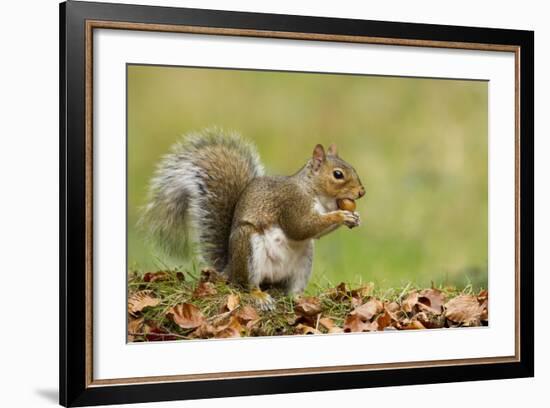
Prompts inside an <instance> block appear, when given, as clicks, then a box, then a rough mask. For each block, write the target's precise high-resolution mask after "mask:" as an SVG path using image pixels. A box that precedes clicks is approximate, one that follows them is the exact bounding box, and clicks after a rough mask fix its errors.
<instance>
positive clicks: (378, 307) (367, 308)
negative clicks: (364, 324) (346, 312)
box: [351, 298, 384, 321]
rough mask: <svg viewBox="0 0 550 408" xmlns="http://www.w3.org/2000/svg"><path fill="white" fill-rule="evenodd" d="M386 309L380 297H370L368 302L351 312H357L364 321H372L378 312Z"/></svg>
mask: <svg viewBox="0 0 550 408" xmlns="http://www.w3.org/2000/svg"><path fill="white" fill-rule="evenodd" d="M383 310H384V305H383V304H382V302H381V301H379V300H378V299H374V298H373V299H370V300H369V301H368V302H367V303H365V304H363V305H361V306H359V307H357V308H355V309H354V310H353V312H351V314H356V315H358V316H359V317H361V319H362V320H363V321H370V320H371V319H372V318H373V317H374V316H376V315H377V314H378V313H381V312H382V311H383Z"/></svg>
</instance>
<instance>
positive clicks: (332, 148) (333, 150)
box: [327, 143, 338, 156]
mask: <svg viewBox="0 0 550 408" xmlns="http://www.w3.org/2000/svg"><path fill="white" fill-rule="evenodd" d="M327 153H328V155H329V156H338V148H337V147H336V145H335V144H334V143H333V144H331V145H330V146H329V147H328V151H327Z"/></svg>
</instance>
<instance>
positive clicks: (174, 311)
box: [166, 303, 204, 329]
mask: <svg viewBox="0 0 550 408" xmlns="http://www.w3.org/2000/svg"><path fill="white" fill-rule="evenodd" d="M166 316H168V317H170V318H171V319H172V320H173V321H174V323H176V324H177V325H178V326H179V327H181V328H182V329H194V328H196V327H199V326H200V325H201V324H202V323H203V322H204V316H203V315H202V313H201V311H200V310H199V308H197V307H196V306H195V305H192V304H190V303H180V304H179V305H176V306H174V307H171V308H170V310H168V312H167V313H166Z"/></svg>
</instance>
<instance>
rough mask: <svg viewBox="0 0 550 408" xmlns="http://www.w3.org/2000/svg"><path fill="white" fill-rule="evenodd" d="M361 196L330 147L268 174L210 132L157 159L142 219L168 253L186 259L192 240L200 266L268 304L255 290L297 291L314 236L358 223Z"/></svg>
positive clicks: (247, 153)
mask: <svg viewBox="0 0 550 408" xmlns="http://www.w3.org/2000/svg"><path fill="white" fill-rule="evenodd" d="M364 194H365V189H364V187H363V185H362V184H361V181H360V179H359V177H358V175H357V173H356V171H355V169H354V168H353V167H352V166H351V165H349V164H348V163H346V162H345V161H344V160H342V159H341V158H340V157H339V156H338V153H337V151H336V146H335V145H331V146H330V147H329V149H328V151H327V152H326V153H325V150H324V148H323V146H322V145H320V144H318V145H316V146H315V148H314V150H313V153H312V155H311V157H310V158H309V160H307V162H306V164H305V165H304V166H303V167H302V168H301V169H300V170H298V171H297V172H296V173H295V174H293V175H291V176H265V175H264V170H263V167H262V165H261V164H260V160H259V157H258V154H257V152H256V149H255V147H254V146H253V145H252V144H250V143H248V142H246V141H244V140H243V139H242V138H241V137H240V136H238V135H237V134H233V133H226V132H223V131H221V130H217V129H208V130H205V131H203V132H200V133H196V134H191V135H188V136H187V137H184V138H183V140H182V141H181V142H179V143H176V144H175V145H174V146H173V147H172V151H171V153H169V154H168V155H166V156H164V157H163V159H162V160H161V162H160V164H159V166H158V168H157V170H156V173H155V175H154V177H153V178H152V180H151V182H150V188H149V202H148V204H147V205H146V207H145V208H144V212H143V214H142V218H141V221H140V222H141V223H142V225H144V226H145V227H146V229H147V230H148V232H149V233H150V235H151V236H152V237H153V238H154V240H155V241H156V242H157V243H158V244H159V245H160V246H161V247H162V248H163V249H164V250H165V251H166V252H168V253H169V254H171V255H175V256H179V257H182V256H183V257H185V256H189V255H190V253H191V250H192V249H193V246H194V244H195V243H196V245H195V246H196V248H197V249H198V254H199V256H200V257H201V259H202V260H203V261H204V262H206V263H207V264H208V265H210V266H212V267H213V268H215V269H216V270H217V271H220V272H222V273H223V274H224V275H225V276H226V277H227V278H228V279H229V280H230V281H232V282H234V283H236V284H239V285H242V286H244V287H246V288H249V289H251V290H252V293H253V294H254V295H255V296H256V297H257V299H258V302H259V303H260V305H261V306H263V307H267V308H269V307H270V305H271V302H272V299H271V297H270V296H269V295H268V294H267V293H265V292H262V291H261V289H260V288H261V287H262V286H265V285H274V286H278V287H282V288H283V289H284V290H285V291H286V292H287V293H290V294H298V293H301V292H302V291H303V290H304V289H305V287H306V285H307V283H308V280H309V277H310V274H311V268H312V261H313V246H314V239H317V238H320V237H321V236H323V235H325V234H328V233H329V232H332V231H334V230H335V229H336V228H338V227H340V226H341V225H346V226H348V227H349V228H353V227H356V226H358V225H359V223H360V218H359V214H358V213H357V212H354V209H355V203H354V200H356V199H359V198H361V197H362V196H363V195H364ZM339 203H340V204H339ZM339 205H340V208H347V210H346V209H340V208H339ZM350 209H351V211H349V210H350Z"/></svg>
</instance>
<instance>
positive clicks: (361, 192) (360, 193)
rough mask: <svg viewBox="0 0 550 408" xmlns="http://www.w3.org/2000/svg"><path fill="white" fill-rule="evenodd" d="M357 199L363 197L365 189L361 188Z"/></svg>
mask: <svg viewBox="0 0 550 408" xmlns="http://www.w3.org/2000/svg"><path fill="white" fill-rule="evenodd" d="M358 194H359V198H361V197H363V196H364V195H365V187H361V190H359V193H358Z"/></svg>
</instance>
